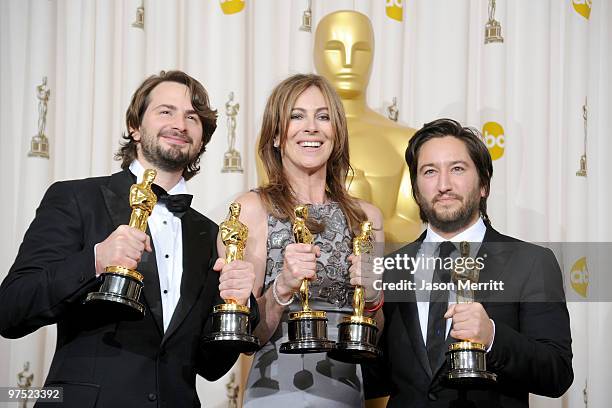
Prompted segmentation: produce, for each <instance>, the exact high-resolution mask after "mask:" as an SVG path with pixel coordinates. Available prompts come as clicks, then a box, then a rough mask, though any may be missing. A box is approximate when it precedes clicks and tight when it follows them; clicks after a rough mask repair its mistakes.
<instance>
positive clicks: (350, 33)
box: [314, 10, 374, 99]
mask: <svg viewBox="0 0 612 408" xmlns="http://www.w3.org/2000/svg"><path fill="white" fill-rule="evenodd" d="M373 58H374V30H373V29H372V23H371V22H370V20H369V19H368V17H367V16H366V15H364V14H361V13H359V12H357V11H352V10H342V11H337V12H335V13H331V14H328V15H326V16H325V17H323V18H322V19H321V21H320V22H319V24H318V25H317V30H316V32H315V41H314V63H315V67H316V69H317V72H319V74H321V75H323V76H324V77H325V78H327V79H328V80H329V81H330V82H331V83H332V84H333V85H334V88H336V91H338V94H339V95H340V97H341V98H343V99H345V98H347V99H351V98H356V97H359V96H361V95H363V94H364V92H365V90H366V88H367V86H368V82H369V80H370V74H371V72H372V59H373Z"/></svg>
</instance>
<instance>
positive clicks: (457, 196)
mask: <svg viewBox="0 0 612 408" xmlns="http://www.w3.org/2000/svg"><path fill="white" fill-rule="evenodd" d="M442 198H454V199H456V200H459V201H463V197H462V196H460V195H459V194H455V193H444V194H436V195H435V196H434V198H433V200H431V203H432V204H435V203H437V202H438V201H440V200H441V199H442Z"/></svg>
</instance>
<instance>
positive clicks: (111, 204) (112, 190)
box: [100, 170, 163, 336]
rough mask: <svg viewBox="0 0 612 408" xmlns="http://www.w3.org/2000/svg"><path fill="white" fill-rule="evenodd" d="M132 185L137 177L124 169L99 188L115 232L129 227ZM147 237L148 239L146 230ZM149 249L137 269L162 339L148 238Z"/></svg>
mask: <svg viewBox="0 0 612 408" xmlns="http://www.w3.org/2000/svg"><path fill="white" fill-rule="evenodd" d="M134 183H136V177H134V175H133V174H132V173H130V172H129V170H123V171H121V172H119V173H115V174H113V175H111V177H110V180H109V182H108V184H106V185H102V186H100V189H101V190H102V196H103V197H104V202H105V204H106V208H107V210H108V213H109V215H110V218H111V220H112V223H113V229H117V227H118V226H120V225H127V224H129V221H130V216H131V214H132V208H131V207H130V198H129V197H130V187H131V186H132V184H134ZM147 235H149V237H150V236H151V232H150V231H149V229H148V228H147ZM151 247H152V248H153V252H146V251H145V252H143V254H142V258H141V260H140V262H139V263H138V267H137V268H136V269H137V270H138V272H140V273H141V274H142V276H143V291H142V294H143V298H144V299H143V300H144V303H145V306H146V308H147V309H148V310H149V312H150V313H151V314H152V315H153V320H154V321H155V324H156V326H157V329H158V331H159V333H160V336H161V334H162V333H163V317H162V316H163V313H162V305H161V293H160V289H159V276H158V272H157V262H156V259H155V248H154V246H153V239H151Z"/></svg>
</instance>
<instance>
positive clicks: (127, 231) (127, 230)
mask: <svg viewBox="0 0 612 408" xmlns="http://www.w3.org/2000/svg"><path fill="white" fill-rule="evenodd" d="M152 250H153V249H152V248H151V238H150V237H149V236H148V235H147V234H146V233H144V232H142V231H140V230H138V229H136V228H132V227H130V226H128V225H120V226H119V227H117V229H116V230H114V231H113V232H112V233H111V234H110V235H109V236H108V238H106V239H105V240H104V241H102V242H100V243H99V244H98V245H97V246H96V254H95V255H96V276H98V275H100V274H101V273H102V272H104V268H106V267H107V266H111V265H116V266H123V267H126V268H129V269H136V266H137V265H138V262H140V258H141V257H142V253H143V252H144V251H147V252H151V251H152Z"/></svg>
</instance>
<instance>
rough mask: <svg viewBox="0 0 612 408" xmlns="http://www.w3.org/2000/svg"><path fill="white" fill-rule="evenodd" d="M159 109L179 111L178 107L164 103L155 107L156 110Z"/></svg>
mask: <svg viewBox="0 0 612 408" xmlns="http://www.w3.org/2000/svg"><path fill="white" fill-rule="evenodd" d="M159 108H166V109H170V110H177V109H176V106H174V105H168V104H165V103H162V104H160V105H157V106H156V107H155V109H159Z"/></svg>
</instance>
